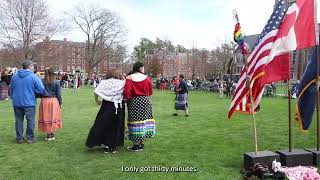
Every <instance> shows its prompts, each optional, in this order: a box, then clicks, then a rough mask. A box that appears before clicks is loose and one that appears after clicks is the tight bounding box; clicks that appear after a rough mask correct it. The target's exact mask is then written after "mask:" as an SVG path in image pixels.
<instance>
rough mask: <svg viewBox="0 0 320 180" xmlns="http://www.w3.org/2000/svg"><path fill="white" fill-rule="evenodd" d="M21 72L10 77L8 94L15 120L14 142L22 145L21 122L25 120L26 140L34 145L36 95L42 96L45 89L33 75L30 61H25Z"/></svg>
mask: <svg viewBox="0 0 320 180" xmlns="http://www.w3.org/2000/svg"><path fill="white" fill-rule="evenodd" d="M22 68H23V69H21V70H18V72H17V73H16V74H15V75H14V76H13V77H12V79H11V83H10V94H11V99H12V104H13V109H14V116H15V119H16V124H15V127H16V135H17V137H16V140H17V143H19V144H21V143H23V120H24V116H26V119H27V130H26V140H27V143H29V144H30V143H34V142H35V137H34V132H33V131H34V127H35V113H36V105H37V101H36V95H40V94H44V92H45V88H44V85H43V83H42V81H41V79H40V78H39V77H38V76H37V75H35V74H34V73H33V70H34V66H33V63H32V61H30V60H25V61H23V63H22Z"/></svg>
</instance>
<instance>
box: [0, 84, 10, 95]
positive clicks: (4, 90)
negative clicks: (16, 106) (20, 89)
mask: <svg viewBox="0 0 320 180" xmlns="http://www.w3.org/2000/svg"><path fill="white" fill-rule="evenodd" d="M8 90H9V88H8V85H7V83H6V82H5V81H0V100H5V99H7V98H8V97H9V96H8Z"/></svg>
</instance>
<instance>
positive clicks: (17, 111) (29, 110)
mask: <svg viewBox="0 0 320 180" xmlns="http://www.w3.org/2000/svg"><path fill="white" fill-rule="evenodd" d="M13 108H14V116H15V118H16V135H17V137H16V139H17V140H22V139H23V120H24V116H26V119H27V131H26V138H27V140H32V139H34V133H33V131H34V126H35V120H34V117H35V114H36V107H25V108H24V107H13Z"/></svg>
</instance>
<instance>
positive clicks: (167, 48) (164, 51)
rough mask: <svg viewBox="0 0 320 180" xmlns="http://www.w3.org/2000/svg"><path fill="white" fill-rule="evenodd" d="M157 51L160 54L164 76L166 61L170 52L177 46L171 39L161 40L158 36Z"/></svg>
mask: <svg viewBox="0 0 320 180" xmlns="http://www.w3.org/2000/svg"><path fill="white" fill-rule="evenodd" d="M155 46H156V52H158V54H159V55H160V58H159V59H160V63H161V75H162V76H163V69H164V66H165V63H166V61H167V60H168V59H169V54H170V52H174V50H175V47H174V46H173V45H172V42H171V41H170V40H167V39H166V40H164V41H163V40H161V39H159V38H156V45H155Z"/></svg>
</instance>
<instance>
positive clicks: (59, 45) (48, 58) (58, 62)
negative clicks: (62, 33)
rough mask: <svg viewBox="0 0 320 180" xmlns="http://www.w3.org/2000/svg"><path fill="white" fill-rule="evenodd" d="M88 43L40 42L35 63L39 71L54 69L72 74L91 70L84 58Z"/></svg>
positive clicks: (36, 50) (37, 46) (36, 48)
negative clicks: (75, 71)
mask: <svg viewBox="0 0 320 180" xmlns="http://www.w3.org/2000/svg"><path fill="white" fill-rule="evenodd" d="M85 51H86V43H83V42H72V41H67V39H66V38H65V39H64V40H62V41H60V40H48V39H45V40H43V42H39V43H38V44H37V45H36V47H35V54H36V55H35V57H34V62H35V63H36V67H37V69H38V71H44V70H45V68H48V67H53V68H54V69H55V70H56V71H62V72H68V73H72V72H73V71H74V70H76V69H78V70H80V69H82V70H85V71H86V70H87V69H88V68H89V66H88V63H87V62H86V61H85V59H84V58H83V55H84V54H85Z"/></svg>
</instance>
